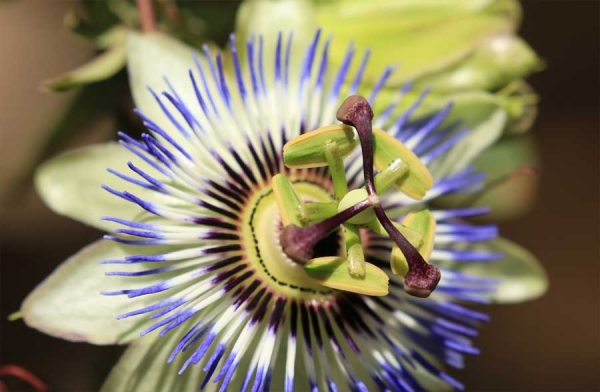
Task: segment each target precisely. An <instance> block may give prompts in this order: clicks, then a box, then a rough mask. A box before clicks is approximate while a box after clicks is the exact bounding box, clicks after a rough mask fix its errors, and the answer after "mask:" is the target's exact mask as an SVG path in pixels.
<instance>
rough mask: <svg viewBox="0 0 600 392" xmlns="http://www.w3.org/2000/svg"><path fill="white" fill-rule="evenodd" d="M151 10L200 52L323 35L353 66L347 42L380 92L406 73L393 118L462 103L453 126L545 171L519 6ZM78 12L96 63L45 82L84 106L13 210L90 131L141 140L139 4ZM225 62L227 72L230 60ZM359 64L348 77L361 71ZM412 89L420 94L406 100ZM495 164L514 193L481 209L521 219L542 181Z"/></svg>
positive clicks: (64, 123)
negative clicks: (104, 124) (136, 53)
mask: <svg viewBox="0 0 600 392" xmlns="http://www.w3.org/2000/svg"><path fill="white" fill-rule="evenodd" d="M152 4H153V5H154V13H155V15H154V17H155V21H156V24H157V28H158V30H159V31H160V32H162V33H164V34H167V35H170V36H172V37H174V38H177V39H180V40H182V41H184V42H185V43H187V44H189V45H190V46H192V47H195V48H198V49H199V48H201V46H202V45H204V44H208V45H210V46H211V47H213V48H214V49H225V47H226V46H227V44H228V37H229V34H230V33H231V32H232V31H233V32H235V34H236V36H237V40H238V42H245V41H246V40H248V39H251V38H252V37H253V36H256V35H258V34H260V35H262V36H263V37H264V39H265V42H268V41H271V42H273V41H274V40H276V37H277V34H278V33H279V32H280V31H283V32H287V31H290V30H293V31H294V41H295V43H296V44H298V43H299V42H303V43H307V42H309V41H310V40H312V38H313V35H314V31H315V30H316V29H317V28H321V29H322V30H323V35H325V36H327V37H330V36H333V37H334V40H333V43H332V45H331V47H330V53H329V55H330V59H331V61H332V63H333V64H334V65H338V66H339V65H341V64H342V63H343V62H344V61H345V58H346V57H345V56H346V51H347V45H348V44H351V45H352V47H353V50H354V52H356V53H357V56H362V53H363V52H364V51H365V50H367V49H369V50H370V58H369V67H368V68H367V71H366V73H365V74H364V80H365V81H366V85H367V86H371V87H372V86H375V85H377V83H379V75H380V74H381V73H382V72H383V71H384V70H385V69H386V67H387V66H389V65H392V66H394V65H399V67H398V69H397V70H396V71H395V72H394V73H393V74H392V76H391V77H390V78H389V79H387V80H386V81H385V84H383V86H382V88H381V92H380V96H382V98H380V99H378V100H377V101H376V102H375V107H376V109H379V110H383V109H384V107H383V106H381V105H382V103H383V102H389V101H390V100H398V99H399V97H400V96H401V95H406V96H407V97H406V98H408V99H403V100H402V102H401V104H400V105H399V109H398V110H406V109H408V108H409V106H408V105H409V104H410V103H411V102H413V101H414V100H416V99H417V98H418V97H419V95H420V94H421V92H422V91H423V90H424V89H429V90H430V93H429V94H428V95H427V96H426V97H425V98H424V100H423V104H422V105H421V107H420V108H419V110H418V111H417V113H416V116H417V117H419V116H427V115H430V114H431V113H432V112H433V111H435V110H439V109H440V108H441V107H443V106H444V105H445V104H447V103H448V102H453V103H454V108H453V111H452V117H453V118H460V119H462V120H463V122H464V124H463V125H464V126H466V127H469V128H472V129H475V130H477V134H478V135H479V134H487V135H490V136H489V137H490V140H492V139H493V138H495V137H496V136H497V134H498V133H500V134H503V135H504V136H502V138H503V141H502V143H501V144H502V145H503V146H504V147H503V148H502V151H501V152H499V153H498V154H501V155H502V156H503V157H504V158H501V160H502V159H510V160H511V162H512V160H513V157H515V159H516V161H515V162H517V163H518V164H519V165H521V164H526V165H531V166H535V165H538V164H539V161H538V159H537V153H536V151H535V143H534V142H532V141H531V138H527V139H525V138H520V137H516V136H515V135H520V134H524V133H526V132H527V131H528V129H529V128H530V127H531V124H532V123H533V121H534V119H535V117H536V114H537V96H536V94H535V92H534V91H533V89H532V88H531V87H530V86H529V85H528V84H527V82H526V81H525V79H526V78H527V76H529V75H530V74H531V73H533V72H536V71H539V70H541V69H542V68H543V67H544V62H543V60H541V59H540V58H539V57H538V55H537V54H536V53H535V51H534V50H533V49H532V48H531V47H530V46H529V45H528V44H527V43H526V42H525V41H524V40H523V39H522V38H520V37H519V36H518V34H517V31H518V28H519V26H520V23H521V19H522V10H521V5H520V4H519V2H518V1H514V0H496V1H493V0H447V1H414V0H373V1H371V2H364V1H358V0H246V1H243V2H240V1H189V0H155V1H153V2H152ZM70 8H71V9H70V10H69V11H68V12H67V13H66V14H65V16H64V25H65V28H66V29H68V30H70V31H71V32H72V33H73V34H75V35H77V36H78V37H80V38H81V39H83V40H84V41H85V42H86V43H87V45H88V46H89V47H90V49H91V50H92V51H93V52H94V53H95V56H93V57H92V58H91V60H90V61H88V62H86V63H83V64H81V65H79V66H78V67H76V68H74V69H72V70H68V71H65V72H64V73H62V74H60V75H58V76H56V77H53V78H50V79H48V80H45V81H42V82H41V86H42V88H43V89H44V90H46V91H48V92H51V93H56V94H61V93H64V92H74V93H73V94H74V95H75V97H73V98H72V99H70V100H69V101H68V103H66V104H64V107H62V108H60V109H59V110H58V114H57V115H56V116H55V119H54V120H53V121H49V122H46V123H45V124H44V127H43V128H41V129H40V130H39V133H38V135H37V138H38V140H40V142H39V143H41V144H39V148H38V150H37V151H31V154H30V159H28V161H27V162H26V164H24V165H23V167H22V168H21V169H20V170H19V173H18V176H16V178H14V179H13V180H12V181H14V182H15V183H14V184H7V185H8V186H3V188H4V189H5V190H9V191H8V192H9V193H8V194H6V192H3V194H2V196H3V200H11V199H12V198H14V197H18V196H19V194H20V192H21V191H22V190H23V189H24V187H25V186H27V185H28V184H29V183H30V180H31V178H32V175H33V173H34V171H35V168H36V167H37V166H38V165H39V164H40V163H41V162H42V161H44V160H46V159H47V158H49V157H50V156H52V155H54V154H56V153H57V152H59V151H61V150H63V149H65V146H68V145H69V144H70V143H71V142H72V141H73V139H75V138H78V137H81V135H82V134H84V133H86V132H88V131H90V130H91V129H92V127H90V126H89V124H91V123H94V122H97V121H101V120H102V119H105V120H106V119H109V121H110V122H111V123H112V124H114V128H115V132H113V133H112V134H111V135H105V137H104V138H114V137H116V130H117V129H123V130H127V131H128V132H129V133H132V134H134V135H136V134H140V133H141V132H142V131H143V129H142V126H141V123H140V122H139V120H138V119H137V117H136V116H134V115H133V114H132V109H133V101H132V99H131V94H130V93H129V90H128V84H127V80H128V79H127V72H126V61H127V35H128V33H129V32H131V31H136V30H140V20H139V19H140V17H139V15H138V8H137V7H136V2H135V0H106V1H95V0H79V1H77V2H73V3H72V7H70ZM296 46H297V47H298V46H300V47H301V46H302V45H296ZM241 49H242V50H241V51H242V52H243V48H241ZM224 57H225V63H226V64H227V52H224ZM242 58H243V56H242ZM353 64H354V65H353V66H352V67H351V68H350V74H352V72H353V71H355V70H356V67H357V66H358V64H359V61H358V60H355V61H354V62H353ZM267 66H268V65H267ZM332 68H333V67H332ZM331 77H332V76H331ZM408 83H410V84H412V89H411V90H409V91H408V92H406V90H401V88H402V87H403V86H405V85H407V84H408ZM504 139H506V140H504ZM509 139H511V140H509ZM483 142H485V141H482V143H483ZM496 159H497V158H496V157H495V156H491V155H490V156H489V158H488V157H487V155H486V156H485V157H481V158H480V160H479V162H478V163H477V164H478V168H480V169H482V170H486V171H489V170H488V169H489V168H492V167H493V170H492V171H491V172H490V175H491V180H492V181H499V179H500V178H504V179H505V180H506V181H505V182H506V183H505V184H502V187H500V188H499V189H496V188H497V187H496V188H493V189H489V190H488V191H487V193H486V195H485V197H482V198H480V200H481V201H482V202H485V203H487V205H490V206H492V209H493V211H494V214H493V215H490V218H493V219H495V220H498V219H511V218H513V217H514V216H517V215H518V214H520V213H521V212H524V211H526V210H527V209H528V208H527V207H528V206H531V205H532V204H533V201H534V200H535V194H536V192H535V189H536V187H537V185H536V184H537V182H538V181H537V178H533V177H534V176H525V177H526V178H520V179H519V180H513V179H512V177H510V172H511V170H514V169H515V168H516V167H519V165H516V164H511V165H498V164H497V161H494V160H496ZM488 160H489V162H487V161H488ZM494 162H496V163H494ZM529 177H532V178H529ZM512 193H517V194H519V195H520V198H519V199H515V200H511V202H510V203H508V204H507V203H506V202H505V197H503V196H505V195H506V194H512ZM7 196H8V197H7ZM471 200H473V199H472V198H471V197H466V196H465V197H452V198H447V199H445V200H443V203H444V205H445V206H460V205H464V203H466V202H469V201H471Z"/></svg>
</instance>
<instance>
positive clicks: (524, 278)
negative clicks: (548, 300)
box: [442, 238, 548, 304]
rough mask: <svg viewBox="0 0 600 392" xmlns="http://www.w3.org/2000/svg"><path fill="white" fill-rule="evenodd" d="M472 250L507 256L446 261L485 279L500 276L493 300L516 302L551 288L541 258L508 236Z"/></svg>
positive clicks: (445, 265) (496, 301)
mask: <svg viewBox="0 0 600 392" xmlns="http://www.w3.org/2000/svg"><path fill="white" fill-rule="evenodd" d="M469 249H472V250H475V251H486V252H493V253H502V254H504V257H503V258H502V259H500V260H498V261H494V262H492V263H451V264H450V262H448V263H446V264H442V266H443V267H446V268H451V269H452V270H455V271H457V272H460V273H464V274H467V275H470V276H473V277H481V278H485V279H497V280H498V286H497V288H496V291H495V292H494V293H492V294H490V299H491V301H492V302H493V303H506V304H513V303H519V302H524V301H529V300H532V299H535V298H538V297H540V296H542V295H543V294H544V293H545V292H546V291H547V290H548V275H547V274H546V272H545V271H544V267H543V266H542V264H541V263H540V262H539V261H538V259H537V258H536V257H535V256H534V255H533V254H532V253H530V252H529V251H528V250H526V249H524V248H522V247H521V246H519V245H517V244H515V243H513V242H511V241H509V240H507V239H504V238H497V239H495V240H492V241H487V242H483V243H477V244H473V246H472V247H470V248H469Z"/></svg>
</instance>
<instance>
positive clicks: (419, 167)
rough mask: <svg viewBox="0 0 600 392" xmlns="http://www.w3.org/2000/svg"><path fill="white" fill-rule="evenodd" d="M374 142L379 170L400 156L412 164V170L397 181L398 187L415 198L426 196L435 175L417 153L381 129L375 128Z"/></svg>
mask: <svg viewBox="0 0 600 392" xmlns="http://www.w3.org/2000/svg"><path fill="white" fill-rule="evenodd" d="M373 143H374V152H375V154H374V165H375V167H376V168H377V170H379V171H383V170H385V168H387V167H388V166H389V165H390V164H391V163H392V162H394V161H395V160H397V159H398V158H400V159H402V162H405V163H406V164H408V165H409V166H410V170H409V171H408V174H406V175H404V176H402V177H401V178H400V179H399V180H397V181H396V183H395V185H396V187H397V188H398V189H400V190H401V191H402V192H403V193H405V194H406V195H407V196H409V197H411V198H413V199H416V200H421V199H422V198H423V197H425V193H426V192H427V191H428V190H429V189H431V187H432V186H433V177H431V173H429V170H428V169H427V167H426V166H425V165H424V164H423V162H421V161H420V160H419V158H418V157H417V156H416V155H415V153H414V152H412V151H411V150H410V149H409V148H408V147H406V146H405V145H404V144H402V143H400V142H399V141H398V140H397V139H396V138H395V137H393V136H392V135H390V134H389V133H387V132H385V131H382V130H381V129H373Z"/></svg>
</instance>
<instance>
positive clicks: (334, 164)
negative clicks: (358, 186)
mask: <svg viewBox="0 0 600 392" xmlns="http://www.w3.org/2000/svg"><path fill="white" fill-rule="evenodd" d="M325 157H326V158H327V165H328V166H329V172H330V173H331V179H332V180H333V191H334V193H335V198H336V199H337V201H340V200H342V198H343V197H344V195H345V194H346V193H348V183H347V182H346V171H345V168H344V160H343V158H342V154H341V153H340V147H339V146H338V144H337V142H336V141H335V140H333V141H331V142H330V143H327V144H326V145H325Z"/></svg>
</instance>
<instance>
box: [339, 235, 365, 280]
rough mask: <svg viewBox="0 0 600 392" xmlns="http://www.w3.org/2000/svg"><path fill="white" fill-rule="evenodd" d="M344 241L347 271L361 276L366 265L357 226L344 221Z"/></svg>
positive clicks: (363, 274)
mask: <svg viewBox="0 0 600 392" xmlns="http://www.w3.org/2000/svg"><path fill="white" fill-rule="evenodd" d="M344 241H345V242H346V250H347V253H348V273H349V274H350V275H352V276H355V277H358V278H362V277H363V276H365V272H366V268H367V267H366V262H365V253H364V251H363V247H362V242H361V240H360V231H359V228H358V226H356V225H353V224H349V223H344Z"/></svg>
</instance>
